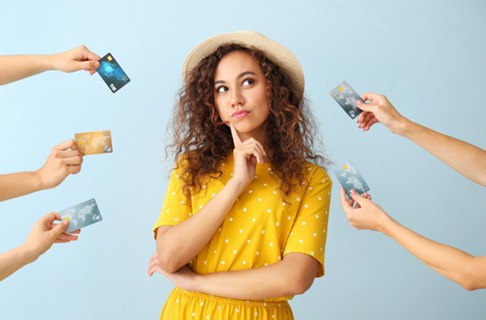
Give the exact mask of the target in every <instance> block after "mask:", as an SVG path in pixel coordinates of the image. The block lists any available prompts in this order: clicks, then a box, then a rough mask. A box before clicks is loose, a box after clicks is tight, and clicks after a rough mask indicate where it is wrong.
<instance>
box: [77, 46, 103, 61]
mask: <svg viewBox="0 0 486 320" xmlns="http://www.w3.org/2000/svg"><path fill="white" fill-rule="evenodd" d="M81 48H82V51H83V54H84V55H86V57H87V58H88V59H89V60H100V59H101V57H100V56H99V55H97V54H96V53H94V52H93V51H91V50H89V49H88V48H87V47H86V46H84V45H81Z"/></svg>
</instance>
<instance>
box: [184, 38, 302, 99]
mask: <svg viewBox="0 0 486 320" xmlns="http://www.w3.org/2000/svg"><path fill="white" fill-rule="evenodd" d="M227 44H239V45H241V46H243V47H246V48H255V49H258V50H260V51H262V52H263V53H265V55H266V56H267V58H269V59H270V60H271V61H272V62H274V63H275V64H277V65H278V66H279V67H280V68H282V69H283V71H284V72H285V73H286V74H287V76H288V77H289V78H290V79H291V81H293V86H294V88H295V89H296V90H297V91H298V92H297V93H298V96H299V98H302V96H303V93H304V85H305V82H304V72H303V71H302V66H301V65H300V63H299V61H298V60H297V58H296V57H295V56H294V55H293V54H292V52H290V50H289V49H287V48H286V47H284V46H282V45H281V44H279V43H278V42H276V41H273V40H271V39H269V38H267V37H266V36H264V35H262V34H261V33H258V32H254V31H249V30H243V31H237V32H230V33H223V34H219V35H216V36H214V37H211V38H208V39H206V40H204V41H203V42H201V43H200V44H198V45H197V46H196V47H194V48H193V49H192V50H191V52H189V54H188V55H187V57H186V59H185V61H184V65H183V68H182V73H183V76H184V77H186V76H187V75H188V74H189V73H190V72H191V71H192V70H194V68H195V67H196V66H197V65H198V64H199V63H200V62H201V60H203V59H204V58H206V57H207V56H209V55H210V54H212V53H213V52H214V51H216V50H217V49H218V48H219V47H220V46H223V45H227Z"/></svg>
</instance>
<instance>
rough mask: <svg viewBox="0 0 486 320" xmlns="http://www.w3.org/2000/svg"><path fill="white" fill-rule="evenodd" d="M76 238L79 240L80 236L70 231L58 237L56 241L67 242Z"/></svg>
mask: <svg viewBox="0 0 486 320" xmlns="http://www.w3.org/2000/svg"><path fill="white" fill-rule="evenodd" d="M75 240H78V236H76V235H72V234H69V233H63V234H61V235H60V236H59V237H57V239H56V241H65V242H69V241H75Z"/></svg>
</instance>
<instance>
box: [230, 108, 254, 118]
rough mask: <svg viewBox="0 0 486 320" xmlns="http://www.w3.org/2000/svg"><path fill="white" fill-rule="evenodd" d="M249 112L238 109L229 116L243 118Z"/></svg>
mask: <svg viewBox="0 0 486 320" xmlns="http://www.w3.org/2000/svg"><path fill="white" fill-rule="evenodd" d="M249 113H250V111H246V110H240V111H236V112H235V113H233V114H232V115H231V117H233V118H237V119H241V118H244V117H245V116H246V115H247V114H249Z"/></svg>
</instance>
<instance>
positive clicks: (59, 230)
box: [49, 220, 69, 239]
mask: <svg viewBox="0 0 486 320" xmlns="http://www.w3.org/2000/svg"><path fill="white" fill-rule="evenodd" d="M68 226H69V221H67V220H64V221H62V222H61V223H59V224H57V225H56V226H55V227H54V228H52V230H51V231H49V232H50V233H52V235H53V237H54V239H57V238H58V237H59V236H60V235H61V234H63V233H64V232H66V230H67V228H68Z"/></svg>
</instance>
